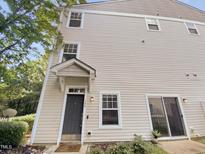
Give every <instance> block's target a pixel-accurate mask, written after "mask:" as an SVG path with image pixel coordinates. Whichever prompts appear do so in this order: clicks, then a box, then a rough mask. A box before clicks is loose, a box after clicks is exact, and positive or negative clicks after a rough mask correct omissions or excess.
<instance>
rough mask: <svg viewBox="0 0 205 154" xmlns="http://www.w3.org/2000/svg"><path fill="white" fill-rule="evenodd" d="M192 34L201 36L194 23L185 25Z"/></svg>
mask: <svg viewBox="0 0 205 154" xmlns="http://www.w3.org/2000/svg"><path fill="white" fill-rule="evenodd" d="M185 25H186V27H187V29H188V31H189V33H190V34H199V33H198V31H197V28H196V25H195V24H194V23H185Z"/></svg>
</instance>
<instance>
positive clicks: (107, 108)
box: [102, 94, 119, 125]
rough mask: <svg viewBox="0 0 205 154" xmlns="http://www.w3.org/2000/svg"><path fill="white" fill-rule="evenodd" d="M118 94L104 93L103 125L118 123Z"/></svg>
mask: <svg viewBox="0 0 205 154" xmlns="http://www.w3.org/2000/svg"><path fill="white" fill-rule="evenodd" d="M118 114H119V113H118V95H116V94H112V95H108V94H106V95H105V94H103V95H102V125H118V124H119V119H118V117H119V116H118Z"/></svg>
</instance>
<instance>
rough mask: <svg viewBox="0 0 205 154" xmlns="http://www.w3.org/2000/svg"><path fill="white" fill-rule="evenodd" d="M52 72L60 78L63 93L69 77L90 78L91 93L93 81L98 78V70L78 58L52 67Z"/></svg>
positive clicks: (89, 88)
mask: <svg viewBox="0 0 205 154" xmlns="http://www.w3.org/2000/svg"><path fill="white" fill-rule="evenodd" d="M51 72H53V73H55V74H56V76H58V78H59V84H60V89H61V91H62V92H63V91H64V90H65V84H66V78H67V77H84V78H88V86H89V87H88V90H89V91H91V89H92V81H93V80H94V79H95V77H96V70H95V69H94V68H93V67H91V66H90V65H88V64H86V63H84V62H82V61H81V60H79V59H76V58H73V59H70V60H68V61H65V62H62V63H59V64H57V65H54V66H53V67H51Z"/></svg>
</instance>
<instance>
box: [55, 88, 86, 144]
mask: <svg viewBox="0 0 205 154" xmlns="http://www.w3.org/2000/svg"><path fill="white" fill-rule="evenodd" d="M70 88H74V89H75V88H82V89H85V92H83V93H71V92H69V89H70ZM68 94H74V95H84V102H83V118H82V128H81V140H80V142H81V144H83V141H84V127H85V126H84V125H85V122H84V121H85V113H86V107H85V104H86V97H87V86H77V85H76V86H66V88H65V94H64V102H63V109H62V115H61V122H60V127H59V131H58V139H57V145H59V144H60V142H61V137H62V132H63V123H64V116H65V109H66V103H67V95H68Z"/></svg>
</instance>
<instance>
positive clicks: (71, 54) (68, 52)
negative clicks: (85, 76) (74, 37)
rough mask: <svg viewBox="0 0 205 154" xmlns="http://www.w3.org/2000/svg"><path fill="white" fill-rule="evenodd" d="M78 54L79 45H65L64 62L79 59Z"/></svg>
mask: <svg viewBox="0 0 205 154" xmlns="http://www.w3.org/2000/svg"><path fill="white" fill-rule="evenodd" d="M77 53H78V44H77V43H69V44H65V45H64V48H63V61H67V60H70V59H72V58H77Z"/></svg>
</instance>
